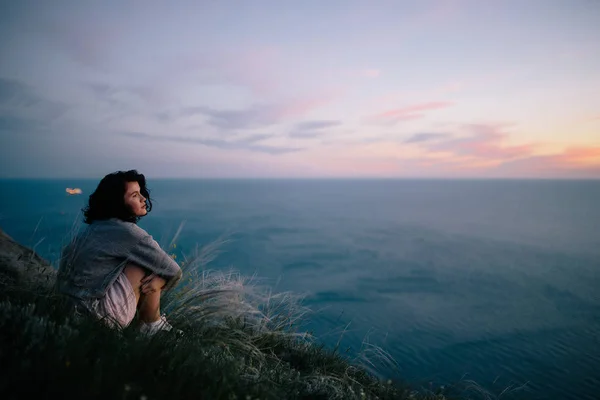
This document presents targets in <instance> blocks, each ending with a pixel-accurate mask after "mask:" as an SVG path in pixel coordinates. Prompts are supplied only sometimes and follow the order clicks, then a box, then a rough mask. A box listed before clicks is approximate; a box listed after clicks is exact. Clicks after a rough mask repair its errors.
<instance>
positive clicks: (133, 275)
mask: <svg viewBox="0 0 600 400" xmlns="http://www.w3.org/2000/svg"><path fill="white" fill-rule="evenodd" d="M123 273H124V274H125V276H126V277H127V280H128V281H129V283H131V286H133V287H134V288H139V287H140V286H141V281H142V279H143V278H144V277H145V276H146V275H147V273H146V270H145V269H144V268H142V267H139V266H137V265H135V264H127V265H126V266H125V268H124V269H123Z"/></svg>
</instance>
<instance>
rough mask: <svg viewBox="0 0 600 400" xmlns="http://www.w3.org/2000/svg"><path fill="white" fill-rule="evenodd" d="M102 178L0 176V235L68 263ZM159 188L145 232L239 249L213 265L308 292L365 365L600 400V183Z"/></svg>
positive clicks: (203, 183) (316, 320) (332, 330)
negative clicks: (67, 251) (75, 191)
mask: <svg viewBox="0 0 600 400" xmlns="http://www.w3.org/2000/svg"><path fill="white" fill-rule="evenodd" d="M97 183H98V180H78V179H60V180H58V179H57V180H6V179H5V180H1V181H0V228H2V229H3V230H4V231H5V232H7V233H8V234H9V235H10V236H12V237H13V238H14V239H16V240H17V241H19V242H20V243H22V244H24V245H27V246H30V247H32V248H34V249H35V251H36V252H38V253H39V254H40V255H41V256H43V257H45V258H47V259H49V260H51V261H56V260H57V259H58V257H59V255H60V248H61V245H62V244H63V243H64V240H65V238H66V237H68V235H69V234H70V232H72V230H73V229H77V228H78V227H80V226H82V225H83V223H82V218H81V209H82V208H83V207H84V206H85V204H86V202H87V199H88V196H89V195H90V193H92V192H93V190H94V189H95V187H96V185H97ZM148 186H149V188H150V190H151V197H152V199H153V204H154V208H153V210H152V212H151V213H150V214H149V215H148V216H147V217H145V218H144V219H142V220H141V221H140V226H141V227H143V228H144V229H146V230H147V231H148V232H149V233H150V234H152V235H153V237H154V238H155V239H156V240H157V241H158V242H159V243H161V244H163V245H164V244H166V245H168V244H169V243H170V241H171V240H172V239H173V238H174V237H175V236H176V235H177V233H178V235H177V237H176V244H177V249H178V251H180V252H182V253H186V252H192V251H193V249H194V248H195V246H200V247H201V246H203V245H207V244H210V243H211V242H214V241H215V240H220V239H223V238H226V239H228V242H226V243H225V244H224V245H223V246H222V248H221V249H220V252H219V254H218V256H217V257H216V258H215V259H214V260H213V261H212V263H211V264H210V268H213V269H217V270H224V271H229V270H231V269H234V270H236V271H239V272H240V273H241V274H243V275H245V276H254V277H256V278H260V282H261V284H265V285H269V287H270V288H272V290H273V292H274V293H276V292H286V291H291V292H292V293H295V294H298V295H301V296H302V297H303V298H304V302H303V304H304V305H306V306H307V307H308V308H310V310H311V312H309V313H308V314H306V317H305V318H306V321H305V324H306V325H305V326H306V329H307V330H310V331H312V332H313V333H314V335H315V340H316V341H317V342H320V343H322V344H324V345H325V346H327V347H329V348H335V347H337V348H338V349H339V351H340V352H342V353H343V354H345V355H346V356H347V357H350V358H352V359H354V360H356V361H357V362H363V363H365V362H364V359H363V357H362V356H361V354H362V355H365V354H376V353H377V352H379V354H380V355H381V354H387V356H386V357H380V358H379V360H387V361H386V362H378V363H376V364H374V365H373V366H370V368H372V369H373V371H374V373H377V374H379V376H380V377H382V378H383V379H387V378H394V379H395V378H398V377H400V378H401V379H403V380H405V381H407V382H409V383H410V384H411V385H413V386H414V387H416V388H424V389H428V388H435V387H437V386H440V385H446V386H449V387H453V388H456V389H460V388H462V389H460V390H462V391H463V392H461V393H463V394H464V395H465V396H468V397H469V396H470V397H471V398H478V397H477V391H479V392H480V394H482V396H484V395H485V394H486V392H487V393H489V394H491V395H492V396H499V398H501V399H505V398H517V399H520V398H523V399H578V400H581V399H598V398H600V181H599V180H587V181H584V180H582V181H578V180H409V179H407V180H392V179H381V180H377V179H372V180H367V179H365V180H349V179H348V180H344V179H339V180H335V179H323V180H317V179H314V180H303V179H290V180H283V179H244V180H236V179H226V180H218V179H205V180H194V179H163V180H159V179H158V180H154V179H149V182H148ZM67 187H71V188H81V189H82V192H83V193H82V194H81V195H68V194H67V193H66V191H65V188H67ZM377 349H380V350H377ZM369 352H370V353H369ZM365 365H369V364H368V362H366V363H365Z"/></svg>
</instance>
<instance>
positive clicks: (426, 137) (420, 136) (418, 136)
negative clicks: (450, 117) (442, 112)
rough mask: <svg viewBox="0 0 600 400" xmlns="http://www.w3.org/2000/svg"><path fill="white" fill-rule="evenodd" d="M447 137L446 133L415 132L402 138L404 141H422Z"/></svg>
mask: <svg viewBox="0 0 600 400" xmlns="http://www.w3.org/2000/svg"><path fill="white" fill-rule="evenodd" d="M445 137H448V134H447V133H417V134H415V135H412V136H411V137H409V138H408V139H406V140H404V143H422V142H429V141H433V140H437V139H442V138H445Z"/></svg>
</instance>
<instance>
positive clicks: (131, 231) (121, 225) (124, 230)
mask: <svg viewBox="0 0 600 400" xmlns="http://www.w3.org/2000/svg"><path fill="white" fill-rule="evenodd" d="M94 224H98V225H97V227H98V228H100V229H101V230H103V231H104V232H105V233H110V232H113V233H115V234H116V233H119V234H121V235H125V236H129V237H131V238H132V239H142V238H144V237H146V236H149V234H148V232H146V231H145V230H144V229H143V228H140V227H139V226H138V225H137V224H135V223H133V222H128V221H123V220H120V219H118V218H111V219H108V220H105V221H96V222H94Z"/></svg>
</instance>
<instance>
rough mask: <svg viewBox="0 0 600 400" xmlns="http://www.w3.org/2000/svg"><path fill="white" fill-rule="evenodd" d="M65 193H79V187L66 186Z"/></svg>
mask: <svg viewBox="0 0 600 400" xmlns="http://www.w3.org/2000/svg"><path fill="white" fill-rule="evenodd" d="M67 193H68V194H70V195H75V194H81V189H79V188H74V189H71V188H67Z"/></svg>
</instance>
